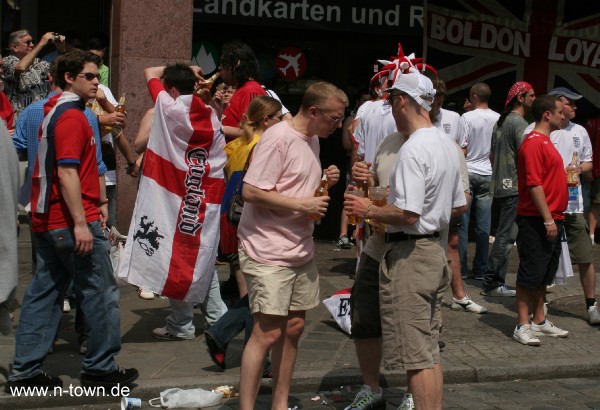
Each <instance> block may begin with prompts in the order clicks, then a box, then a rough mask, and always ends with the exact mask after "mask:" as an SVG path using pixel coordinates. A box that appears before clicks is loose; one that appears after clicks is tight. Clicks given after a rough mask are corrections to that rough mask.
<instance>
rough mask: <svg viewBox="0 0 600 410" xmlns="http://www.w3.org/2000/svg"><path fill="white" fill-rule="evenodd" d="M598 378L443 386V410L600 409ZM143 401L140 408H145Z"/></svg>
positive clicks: (317, 400) (334, 397)
mask: <svg viewBox="0 0 600 410" xmlns="http://www.w3.org/2000/svg"><path fill="white" fill-rule="evenodd" d="M599 386H600V378H597V377H596V378H569V379H550V380H513V381H506V382H480V383H463V384H447V385H446V386H445V388H444V401H443V408H444V409H446V410H472V409H478V410H487V409H490V410H491V409H498V410H515V409H522V410H526V409H529V410H558V409H573V410H579V409H581V410H584V409H585V410H590V409H600V388H599ZM357 389H358V386H341V388H340V389H337V390H327V391H317V392H306V393H293V394H291V396H290V406H291V407H295V406H297V407H298V409H302V410H311V409H312V410H318V409H322V410H325V409H343V408H344V407H345V406H347V405H348V403H349V402H350V401H351V400H352V397H353V394H354V393H355V392H356V391H357ZM267 393H268V392H265V391H263V394H261V395H260V396H259V399H258V402H257V405H256V410H268V409H270V396H269V395H268V394H267ZM404 393H405V390H404V389H402V388H388V389H385V390H384V394H385V397H386V400H387V402H388V404H387V407H386V410H392V409H396V408H397V407H398V406H399V405H400V403H401V402H402V397H403V395H404ZM117 402H118V399H117V400H113V403H112V404H108V403H107V404H83V405H81V406H77V407H73V406H63V407H56V408H54V409H55V410H71V409H86V410H106V409H109V410H115V409H118V408H119V405H118V404H117ZM148 407H149V406H148V405H147V404H146V402H144V403H143V408H148ZM210 408H211V409H215V410H216V409H219V410H237V409H239V400H238V399H225V400H223V403H222V404H221V405H220V406H214V407H210Z"/></svg>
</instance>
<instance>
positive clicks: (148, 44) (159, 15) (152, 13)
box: [110, 0, 193, 234]
mask: <svg viewBox="0 0 600 410" xmlns="http://www.w3.org/2000/svg"><path fill="white" fill-rule="evenodd" d="M112 4H113V10H112V24H111V45H110V53H111V57H110V61H111V64H110V69H111V89H112V91H113V93H114V95H115V97H116V98H119V97H118V96H119V95H121V94H122V93H124V92H125V93H127V128H126V129H125V135H126V136H127V139H128V140H129V141H130V143H131V146H132V149H133V140H134V138H135V136H136V134H137V130H138V125H139V123H140V120H141V118H142V116H143V114H144V113H145V112H146V110H147V109H149V108H151V107H152V106H153V104H152V99H151V98H150V96H149V94H148V88H147V87H146V82H145V81H144V69H145V68H146V67H152V66H158V65H166V64H171V63H175V62H189V61H190V58H191V57H190V56H191V53H192V22H193V1H192V0H113V2H112ZM136 156H137V154H136ZM117 158H118V161H117V167H118V174H117V221H118V223H117V226H118V229H119V231H120V232H121V233H124V234H126V233H127V231H128V229H129V222H130V220H131V215H132V213H133V206H134V203H135V198H136V194H137V180H134V179H133V178H131V177H130V176H128V175H127V174H126V173H125V167H126V166H127V164H126V161H125V159H124V158H123V156H122V155H120V154H119V155H117Z"/></svg>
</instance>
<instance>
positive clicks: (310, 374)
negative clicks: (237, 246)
mask: <svg viewBox="0 0 600 410" xmlns="http://www.w3.org/2000/svg"><path fill="white" fill-rule="evenodd" d="M231 376H234V377H231ZM594 376H600V359H590V360H583V359H576V360H572V359H569V360H567V359H560V358H557V359H554V360H552V361H550V362H545V363H528V364H527V366H523V363H522V362H521V361H519V360H514V361H509V362H504V364H500V363H499V364H498V365H489V364H488V365H481V366H474V367H473V366H469V365H449V366H447V368H446V369H444V383H446V384H461V383H475V382H491V381H508V380H517V379H519V380H542V379H552V378H569V377H579V378H581V377H594ZM361 382H362V379H361V376H360V371H359V370H358V369H334V370H332V371H330V372H327V373H324V372H323V371H319V370H315V371H301V372H297V373H295V374H294V379H293V381H292V390H293V391H294V392H318V391H328V390H340V389H341V388H342V387H343V386H349V385H357V384H361ZM238 383H239V377H238V375H225V374H216V375H214V376H212V375H211V376H203V377H202V380H201V381H199V380H198V377H182V378H173V379H169V380H152V381H148V382H142V383H140V384H139V385H138V386H137V387H135V388H134V389H133V391H132V392H131V394H130V397H139V398H142V400H143V401H147V400H149V399H151V398H154V397H159V396H160V392H161V391H164V390H166V389H168V388H173V387H179V388H182V389H191V388H197V387H202V388H205V389H209V390H210V389H213V388H215V387H217V386H221V385H231V386H238ZM381 384H382V386H383V387H404V386H406V373H405V372H404V371H393V370H383V371H382V372H381ZM270 385H271V381H270V380H268V379H265V380H263V383H262V389H270ZM120 399H121V398H120V397H118V398H117V397H94V399H93V404H100V403H118V401H119V400H120ZM42 404H43V405H44V407H48V405H51V406H52V407H56V406H60V405H67V406H76V405H83V404H92V403H91V399H90V398H88V397H70V396H62V397H61V398H56V399H48V398H43V397H28V398H19V399H15V398H13V397H11V396H9V395H8V394H6V393H4V389H2V393H0V408H13V409H33V408H38V407H40V406H41V405H42Z"/></svg>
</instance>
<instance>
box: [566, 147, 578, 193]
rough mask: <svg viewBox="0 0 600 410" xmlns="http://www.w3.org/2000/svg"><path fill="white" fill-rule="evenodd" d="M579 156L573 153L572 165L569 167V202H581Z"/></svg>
mask: <svg viewBox="0 0 600 410" xmlns="http://www.w3.org/2000/svg"><path fill="white" fill-rule="evenodd" d="M578 168H579V156H578V154H577V152H574V153H573V156H572V157H571V163H570V164H569V165H567V187H568V190H569V202H579V173H578Z"/></svg>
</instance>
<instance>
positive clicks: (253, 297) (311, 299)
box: [238, 245, 320, 316]
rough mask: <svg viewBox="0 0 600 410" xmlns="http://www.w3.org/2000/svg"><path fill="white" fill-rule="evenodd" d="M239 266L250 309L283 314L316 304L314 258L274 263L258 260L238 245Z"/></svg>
mask: <svg viewBox="0 0 600 410" xmlns="http://www.w3.org/2000/svg"><path fill="white" fill-rule="evenodd" d="M238 251H239V256H240V268H241V270H242V272H243V273H244V278H245V279H246V283H247V284H248V299H249V303H250V310H251V311H252V313H257V312H260V313H264V314H267V315H277V316H287V315H288V313H289V312H290V311H303V310H308V309H312V308H314V307H316V306H318V305H319V303H320V300H319V274H318V273H317V265H316V264H315V262H314V260H312V261H310V262H309V263H307V264H305V265H302V266H294V267H289V266H276V265H267V264H264V263H261V262H258V261H256V260H254V259H252V258H251V257H249V256H248V255H247V254H246V252H244V248H243V247H242V246H241V245H239V247H238Z"/></svg>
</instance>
